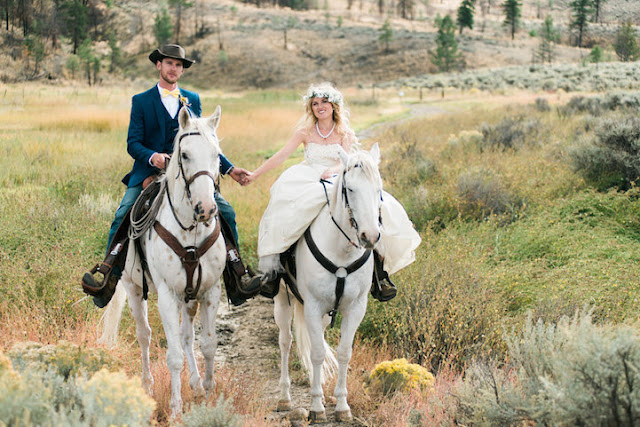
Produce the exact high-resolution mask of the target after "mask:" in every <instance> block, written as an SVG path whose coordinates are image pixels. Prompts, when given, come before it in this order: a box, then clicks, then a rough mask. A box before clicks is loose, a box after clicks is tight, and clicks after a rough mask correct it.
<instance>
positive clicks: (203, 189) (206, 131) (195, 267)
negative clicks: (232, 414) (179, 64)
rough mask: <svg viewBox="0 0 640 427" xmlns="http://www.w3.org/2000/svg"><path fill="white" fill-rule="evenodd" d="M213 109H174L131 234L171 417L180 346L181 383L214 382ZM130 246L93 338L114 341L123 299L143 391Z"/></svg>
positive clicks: (143, 335) (200, 390)
mask: <svg viewBox="0 0 640 427" xmlns="http://www.w3.org/2000/svg"><path fill="white" fill-rule="evenodd" d="M220 113H221V110H220V106H218V107H217V108H216V111H215V112H214V113H213V114H212V115H211V116H210V117H208V118H191V117H190V116H189V112H188V111H187V110H186V109H185V108H183V109H181V110H180V113H179V120H178V121H179V124H180V128H179V131H178V133H177V135H176V139H175V142H174V150H173V154H172V156H171V161H170V162H169V165H168V167H167V170H166V173H165V175H164V180H165V182H162V190H161V193H160V194H159V195H158V196H157V197H158V200H157V202H158V203H160V205H159V208H158V212H157V216H156V218H155V223H154V226H153V227H150V228H149V229H148V230H147V231H146V232H144V234H143V235H142V236H140V238H139V241H140V243H141V247H142V251H143V252H144V254H145V255H146V261H147V264H148V274H146V279H147V281H148V287H149V290H151V291H155V292H157V294H158V310H159V312H160V316H161V318H162V325H163V327H164V331H165V335H166V339H167V366H168V368H169V371H170V372H171V411H172V416H173V417H175V416H176V415H177V414H179V413H180V412H181V411H182V398H181V395H180V390H181V384H180V371H181V369H182V366H183V364H184V354H183V351H184V353H186V356H187V362H188V364H189V372H190V381H189V384H190V385H191V388H192V389H193V390H194V391H195V393H196V395H202V394H204V392H205V390H206V392H207V393H208V392H211V391H213V388H214V385H215V380H214V377H213V370H214V365H213V357H214V354H215V352H216V347H217V345H218V342H217V337H216V328H215V318H216V313H217V311H218V304H219V302H220V295H221V287H220V275H221V274H222V270H223V268H224V265H225V256H226V250H225V243H224V238H223V237H222V235H221V233H220V222H219V218H218V216H217V205H216V202H215V199H214V181H215V180H216V178H217V176H218V173H219V166H220V163H219V162H220V160H219V154H220V146H219V143H218V139H217V137H216V129H217V127H218V124H219V122H220ZM158 224H160V227H158ZM163 229H164V231H163ZM166 232H168V234H170V235H172V236H173V239H172V238H171V237H164V238H163V237H161V235H165V236H166V234H167V233H166ZM159 233H160V234H159ZM170 246H172V247H173V248H172V247H170ZM134 248H135V245H134V244H133V242H131V244H130V245H129V250H128V253H127V261H126V266H125V269H124V271H123V274H122V278H121V279H120V282H119V285H118V286H117V288H116V293H115V295H114V297H113V298H112V300H111V302H110V303H109V305H108V306H107V308H106V311H105V315H104V329H103V335H102V337H101V338H100V341H101V342H102V343H105V344H109V345H114V344H115V343H116V339H117V333H118V324H119V323H120V318H121V314H122V309H123V307H124V301H125V298H126V296H128V299H129V307H130V309H131V314H132V315H133V317H134V319H135V321H136V332H137V336H138V343H139V344H140V347H141V350H142V382H143V385H144V386H145V388H146V389H147V391H149V392H151V388H152V385H153V377H152V376H151V371H150V369H149V345H150V342H151V328H150V327H149V321H148V308H147V301H146V299H144V298H143V266H142V264H141V261H140V257H139V256H138V255H137V254H136V250H135V249H134ZM189 276H191V278H189ZM125 292H126V295H125ZM198 305H200V317H201V323H202V340H201V348H202V353H203V355H204V360H205V373H204V387H203V382H202V378H201V377H200V373H199V372H198V366H197V364H196V359H195V355H194V352H193V340H194V330H193V322H194V317H195V315H196V312H197V310H198Z"/></svg>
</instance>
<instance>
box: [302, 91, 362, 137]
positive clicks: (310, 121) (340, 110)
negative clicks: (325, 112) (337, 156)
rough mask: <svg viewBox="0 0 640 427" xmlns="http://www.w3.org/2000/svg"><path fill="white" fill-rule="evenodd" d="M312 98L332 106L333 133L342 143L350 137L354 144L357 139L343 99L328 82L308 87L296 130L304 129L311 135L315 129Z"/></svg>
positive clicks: (316, 120)
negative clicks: (320, 99) (338, 136)
mask: <svg viewBox="0 0 640 427" xmlns="http://www.w3.org/2000/svg"><path fill="white" fill-rule="evenodd" d="M314 98H324V99H326V100H327V101H329V102H330V103H331V105H332V106H333V121H334V122H335V124H336V129H335V132H336V133H337V134H338V135H340V138H341V139H342V140H343V141H344V139H345V138H349V137H351V138H352V141H354V143H355V141H357V139H356V136H355V132H354V131H353V129H351V125H350V123H349V110H347V109H346V108H345V106H344V98H343V96H342V94H341V93H340V91H339V90H338V89H336V87H335V86H334V85H333V84H331V83H329V82H323V83H320V84H317V85H313V84H312V85H311V86H309V89H307V93H306V95H305V96H304V97H303V98H302V99H303V100H304V115H303V116H302V118H300V121H299V122H298V126H297V129H304V130H306V131H307V133H308V134H311V133H312V131H313V129H314V128H315V125H316V123H317V122H318V118H317V117H316V116H315V115H314V114H313V109H312V108H311V104H312V103H313V99H314Z"/></svg>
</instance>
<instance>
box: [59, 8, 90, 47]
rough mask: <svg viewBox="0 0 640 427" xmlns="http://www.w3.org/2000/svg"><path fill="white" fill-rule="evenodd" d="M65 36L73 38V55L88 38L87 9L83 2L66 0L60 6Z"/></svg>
mask: <svg viewBox="0 0 640 427" xmlns="http://www.w3.org/2000/svg"><path fill="white" fill-rule="evenodd" d="M60 14H61V16H60V18H61V21H62V31H63V34H64V35H66V36H68V37H71V42H72V43H73V53H74V54H75V53H78V49H79V48H80V45H81V44H82V43H83V42H84V41H85V40H86V39H87V37H88V23H89V19H88V16H87V7H86V5H85V4H84V2H83V1H82V0H66V1H64V2H63V3H62V4H61V5H60Z"/></svg>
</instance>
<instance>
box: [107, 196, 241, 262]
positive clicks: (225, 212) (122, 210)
mask: <svg viewBox="0 0 640 427" xmlns="http://www.w3.org/2000/svg"><path fill="white" fill-rule="evenodd" d="M140 193H142V184H140V185H136V186H135V187H128V188H127V191H126V192H125V193H124V197H122V202H120V207H119V208H118V210H117V211H116V215H115V218H114V219H113V222H112V223H111V229H110V230H109V239H108V240H107V252H106V254H105V256H106V255H108V254H109V248H110V247H111V241H112V240H113V236H114V235H115V234H116V231H117V230H118V227H119V226H120V224H122V220H123V219H124V216H125V215H126V214H127V212H129V209H130V208H131V207H132V206H133V205H134V203H135V202H136V199H137V198H138V196H139V195H140ZM215 198H216V203H217V204H218V209H219V210H220V215H222V217H223V218H224V219H225V221H227V224H229V227H231V231H233V237H234V239H235V243H236V247H237V245H238V225H237V224H236V212H235V211H234V210H233V207H232V206H231V205H230V204H229V202H227V201H226V200H225V199H224V197H222V195H221V194H220V193H218V192H217V191H216V193H215Z"/></svg>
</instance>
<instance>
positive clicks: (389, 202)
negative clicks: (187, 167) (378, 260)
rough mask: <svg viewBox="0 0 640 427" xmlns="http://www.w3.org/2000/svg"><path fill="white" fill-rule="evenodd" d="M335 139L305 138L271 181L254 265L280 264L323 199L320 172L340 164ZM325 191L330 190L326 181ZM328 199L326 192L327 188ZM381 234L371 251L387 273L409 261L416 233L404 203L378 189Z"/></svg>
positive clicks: (266, 268) (271, 266)
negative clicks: (293, 160)
mask: <svg viewBox="0 0 640 427" xmlns="http://www.w3.org/2000/svg"><path fill="white" fill-rule="evenodd" d="M340 151H342V147H341V146H340V145H339V144H319V143H315V142H308V143H307V144H306V145H305V149H304V159H305V160H304V161H303V162H301V163H299V164H297V165H294V166H291V167H290V168H288V169H287V170H285V171H284V172H283V173H282V175H280V178H278V179H277V181H276V182H274V184H273V185H272V186H271V199H270V200H269V205H268V206H267V209H266V211H265V212H264V215H263V216H262V219H261V220H260V229H259V237H258V256H259V257H260V264H259V269H260V270H261V271H263V272H268V271H272V270H277V269H279V267H280V261H279V256H278V255H279V254H280V253H282V252H284V251H286V250H287V249H289V247H290V246H291V245H293V244H294V243H295V242H296V241H297V240H298V239H299V238H300V237H301V236H302V234H303V233H304V232H305V230H306V229H307V228H308V227H309V225H311V223H312V222H313V220H314V219H315V218H316V216H318V214H319V213H320V210H321V209H322V208H323V207H324V206H325V205H326V204H327V198H326V196H325V193H324V191H325V190H324V187H323V185H322V183H321V182H320V177H321V176H322V174H323V173H324V171H326V170H327V169H328V168H330V167H332V166H335V165H337V164H339V163H340V156H339V152H340ZM326 189H327V191H328V192H331V191H334V188H333V186H332V185H330V184H327V185H326ZM329 198H330V199H331V193H329ZM382 199H383V202H382V237H381V239H380V243H378V246H377V247H376V250H377V251H378V252H379V253H380V254H381V255H382V256H383V257H384V269H385V270H386V271H387V272H388V273H389V274H393V273H395V272H396V271H398V270H400V269H402V268H404V267H406V266H407V265H409V264H411V263H412V262H413V261H414V260H415V249H416V248H417V247H418V245H419V244H420V236H419V235H418V233H417V232H416V230H415V229H414V228H413V224H412V223H411V220H409V217H408V216H407V213H406V212H405V210H404V208H403V207H402V205H401V204H400V202H398V201H397V200H396V199H395V198H394V197H393V196H391V195H390V194H389V193H387V192H385V191H383V192H382Z"/></svg>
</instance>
